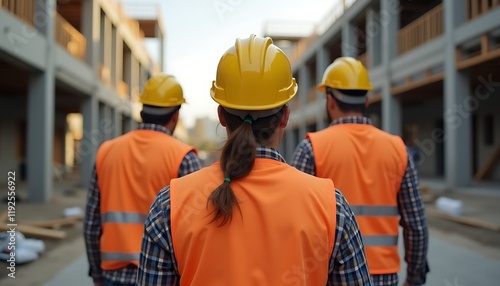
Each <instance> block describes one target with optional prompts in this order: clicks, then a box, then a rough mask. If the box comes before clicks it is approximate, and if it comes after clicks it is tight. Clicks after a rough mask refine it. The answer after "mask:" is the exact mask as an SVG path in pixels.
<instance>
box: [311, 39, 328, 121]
mask: <svg viewBox="0 0 500 286" xmlns="http://www.w3.org/2000/svg"><path fill="white" fill-rule="evenodd" d="M331 63H332V59H330V54H329V53H328V50H327V48H326V47H324V46H322V47H320V48H319V49H318V51H317V53H316V79H315V80H316V84H319V83H320V82H321V81H322V80H323V74H324V73H325V70H326V68H327V67H328V66H329V65H330V64H331ZM316 95H317V96H316V101H320V102H322V103H323V105H324V106H325V107H324V108H323V109H321V110H319V111H318V113H317V115H316V129H317V130H322V129H324V128H325V127H326V124H325V120H324V119H323V118H324V116H325V112H326V100H325V96H326V95H325V93H324V92H320V91H318V90H317V91H316Z"/></svg>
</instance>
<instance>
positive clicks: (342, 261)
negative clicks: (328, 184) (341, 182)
mask: <svg viewBox="0 0 500 286" xmlns="http://www.w3.org/2000/svg"><path fill="white" fill-rule="evenodd" d="M335 197H336V201H337V214H336V218H337V220H336V222H337V225H336V227H335V245H334V248H333V253H332V256H331V258H330V263H329V269H328V284H327V285H332V286H333V285H342V286H348V285H349V286H354V285H372V282H371V280H370V271H369V269H368V264H367V261H366V256H365V251H364V246H363V241H362V239H361V233H360V232H359V227H358V223H357V222H356V218H355V217H354V214H353V212H352V210H351V208H350V207H349V204H348V203H347V200H346V199H345V197H344V196H343V195H342V194H341V193H340V191H338V190H335Z"/></svg>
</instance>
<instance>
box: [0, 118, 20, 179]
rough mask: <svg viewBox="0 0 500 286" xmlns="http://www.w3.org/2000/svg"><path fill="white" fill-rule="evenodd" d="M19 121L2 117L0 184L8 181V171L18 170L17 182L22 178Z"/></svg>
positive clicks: (0, 129)
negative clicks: (18, 150) (18, 149)
mask: <svg viewBox="0 0 500 286" xmlns="http://www.w3.org/2000/svg"><path fill="white" fill-rule="evenodd" d="M16 123H17V121H15V120H12V118H7V117H3V118H0V174H1V176H0V184H6V183H7V172H8V171H16V182H17V181H18V180H20V177H21V174H20V173H19V172H20V169H19V163H20V160H19V159H18V158H17V155H16V144H17V141H16V140H17V138H16V135H17V124H16Z"/></svg>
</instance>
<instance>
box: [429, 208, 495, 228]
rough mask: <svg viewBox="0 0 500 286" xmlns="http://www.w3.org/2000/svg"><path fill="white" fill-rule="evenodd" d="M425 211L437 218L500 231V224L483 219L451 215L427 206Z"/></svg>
mask: <svg viewBox="0 0 500 286" xmlns="http://www.w3.org/2000/svg"><path fill="white" fill-rule="evenodd" d="M425 212H426V213H427V215H430V216H433V217H437V218H441V219H445V220H449V221H454V222H458V223H461V224H466V225H470V226H475V227H480V228H484V229H488V230H492V231H500V225H498V224H494V223H490V222H485V221H481V220H477V219H474V218H470V217H465V216H454V215H449V214H447V213H444V212H442V211H439V210H436V209H429V208H426V209H425Z"/></svg>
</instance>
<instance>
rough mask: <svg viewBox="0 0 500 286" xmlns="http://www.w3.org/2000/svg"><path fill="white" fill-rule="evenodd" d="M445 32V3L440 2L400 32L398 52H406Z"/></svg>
mask: <svg viewBox="0 0 500 286" xmlns="http://www.w3.org/2000/svg"><path fill="white" fill-rule="evenodd" d="M442 34H443V4H439V5H438V6H436V7H434V8H433V9H432V10H430V11H429V12H427V13H425V14H424V15H422V16H421V17H420V18H418V19H417V20H415V21H413V22H411V23H410V24H408V25H406V26H405V27H404V28H402V29H401V30H399V32H398V52H399V54H400V55H401V54H404V53H406V52H408V51H410V50H412V49H414V48H416V47H418V46H420V45H422V44H425V43H427V42H429V41H430V40H432V39H434V38H436V37H438V36H440V35H442Z"/></svg>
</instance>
